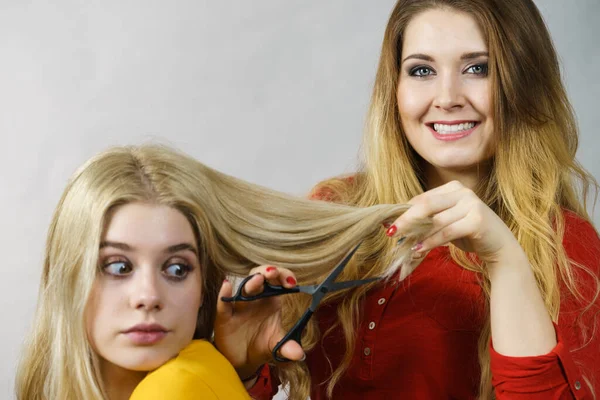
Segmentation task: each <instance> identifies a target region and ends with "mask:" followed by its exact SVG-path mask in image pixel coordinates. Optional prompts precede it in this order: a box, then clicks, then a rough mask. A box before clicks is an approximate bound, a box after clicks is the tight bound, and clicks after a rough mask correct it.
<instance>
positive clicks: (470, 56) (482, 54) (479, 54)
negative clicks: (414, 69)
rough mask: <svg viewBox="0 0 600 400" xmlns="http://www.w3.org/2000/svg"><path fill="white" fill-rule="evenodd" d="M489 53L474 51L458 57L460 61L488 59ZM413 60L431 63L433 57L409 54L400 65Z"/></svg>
mask: <svg viewBox="0 0 600 400" xmlns="http://www.w3.org/2000/svg"><path fill="white" fill-rule="evenodd" d="M489 55H490V54H489V53H488V52H487V51H474V52H471V53H464V54H463V55H461V56H460V59H461V60H463V61H464V60H472V59H474V58H479V57H489ZM411 58H413V59H415V60H425V61H431V62H432V61H433V57H431V56H428V55H427V54H422V53H416V54H411V55H410V56H407V57H406V58H405V59H404V60H402V63H404V61H406V60H409V59H411Z"/></svg>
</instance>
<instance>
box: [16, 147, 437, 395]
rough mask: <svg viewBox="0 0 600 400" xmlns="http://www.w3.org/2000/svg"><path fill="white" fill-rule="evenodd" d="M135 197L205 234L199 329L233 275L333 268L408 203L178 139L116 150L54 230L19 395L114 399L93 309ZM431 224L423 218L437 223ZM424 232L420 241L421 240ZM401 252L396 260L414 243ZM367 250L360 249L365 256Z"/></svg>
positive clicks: (101, 161)
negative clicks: (268, 180)
mask: <svg viewBox="0 0 600 400" xmlns="http://www.w3.org/2000/svg"><path fill="white" fill-rule="evenodd" d="M131 202H148V203H153V204H160V205H166V206H169V207H173V208H174V209H176V210H178V211H180V212H181V213H182V214H183V215H185V216H186V217H187V219H188V221H189V222H190V224H191V225H192V228H193V230H194V232H195V235H196V240H197V245H198V249H199V252H200V257H199V259H200V263H201V265H202V273H203V286H204V290H203V291H202V293H203V296H204V299H203V307H202V308H201V309H200V311H199V315H198V323H197V330H196V336H195V337H196V338H208V337H210V336H211V334H212V329H213V323H214V319H215V313H216V301H217V295H218V292H219V289H220V287H221V284H222V282H223V278H224V276H225V274H234V275H246V274H247V273H248V272H249V270H250V269H251V268H253V267H255V266H256V265H260V264H276V265H281V266H284V267H288V268H291V269H293V270H294V271H295V272H296V274H297V275H298V277H299V279H300V280H304V281H306V280H310V279H314V278H315V277H318V276H321V275H322V274H323V273H326V272H327V271H329V270H331V268H332V267H333V265H335V263H337V262H338V261H339V260H341V259H342V258H343V257H344V255H345V253H346V252H347V251H348V250H349V249H350V248H352V247H353V246H354V245H356V244H357V243H358V242H359V241H360V240H362V239H363V238H364V237H367V238H368V237H370V236H375V235H376V234H378V233H379V232H380V230H381V224H382V222H384V221H386V220H390V219H392V220H393V219H395V218H396V217H398V216H399V215H401V214H402V213H403V212H404V211H405V210H406V209H407V208H408V206H406V205H378V206H373V207H368V208H357V207H351V206H346V205H339V204H333V203H327V202H314V201H310V200H307V199H302V198H295V197H292V196H288V195H285V194H282V193H279V192H276V191H273V190H269V189H267V188H263V187H260V186H257V185H253V184H250V183H247V182H244V181H242V180H239V179H236V178H233V177H231V176H228V175H225V174H223V173H220V172H218V171H216V170H214V169H211V168H209V167H207V166H205V165H203V164H201V163H199V162H198V161H196V160H194V159H193V158H191V157H189V156H187V155H185V154H183V153H180V152H177V151H175V150H172V149H170V148H168V147H164V146H157V145H145V146H139V147H116V148H112V149H109V150H107V151H105V152H103V153H101V154H99V155H97V156H95V157H93V158H92V159H90V160H89V161H87V162H86V163H85V164H84V165H83V166H82V167H81V168H80V169H79V170H78V171H77V172H76V173H75V174H74V175H73V177H72V178H71V179H70V181H69V183H68V185H67V187H66V189H65V191H64V193H63V195H62V198H61V199H60V202H59V204H58V206H57V208H56V210H55V212H54V216H53V218H52V222H51V224H50V228H49V231H48V237H47V243H46V250H45V257H44V265H43V273H42V278H41V283H40V289H39V298H38V306H37V310H36V314H35V318H34V323H33V325H32V328H31V333H30V337H29V338H28V340H27V342H26V346H25V349H24V352H23V355H22V358H21V361H20V365H19V367H18V371H17V378H16V393H17V398H18V399H19V400H53V399H65V400H71V399H73V400H75V399H77V400H78V399H90V400H93V399H103V398H105V397H106V391H105V385H104V383H103V380H102V376H101V374H100V370H99V368H98V356H97V355H96V354H95V353H94V351H93V350H92V348H91V346H90V343H89V341H88V339H87V334H86V329H85V323H84V314H85V311H86V306H87V304H88V301H89V297H90V290H91V287H92V284H93V282H94V280H95V278H96V276H97V274H98V266H97V265H98V253H99V247H100V241H101V237H102V234H103V231H104V229H105V227H106V224H107V223H108V219H109V218H110V213H111V210H113V209H114V208H115V207H118V206H120V205H123V204H127V203H131ZM427 227H428V223H427V222H424V223H423V229H427ZM418 235H419V232H416V231H415V232H414V235H413V236H411V238H410V240H409V242H410V243H412V244H414V243H416V241H417V239H418ZM410 243H408V244H407V245H406V246H402V248H400V249H395V250H394V251H393V252H391V253H390V254H389V257H391V259H397V258H399V257H400V258H401V257H402V256H404V255H406V254H407V253H408V252H409V248H410V246H411V244H410ZM369 253H370V252H369V251H368V249H362V248H361V250H360V251H359V252H357V254H356V256H355V258H356V259H357V261H356V262H354V263H353V264H356V263H362V260H363V259H364V258H365V254H369Z"/></svg>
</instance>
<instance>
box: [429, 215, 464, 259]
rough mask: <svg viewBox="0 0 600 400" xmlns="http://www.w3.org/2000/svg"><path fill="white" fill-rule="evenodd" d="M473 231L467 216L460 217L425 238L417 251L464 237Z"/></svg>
mask: <svg viewBox="0 0 600 400" xmlns="http://www.w3.org/2000/svg"><path fill="white" fill-rule="evenodd" d="M473 231H474V224H473V223H471V221H469V220H468V218H461V219H459V220H458V221H456V222H454V223H453V224H450V225H446V226H445V227H444V228H443V229H440V230H439V231H438V232H436V233H435V234H434V235H432V236H429V237H428V238H427V239H425V240H424V241H423V242H422V246H421V248H420V249H419V250H418V252H424V251H428V250H430V249H433V248H434V247H438V246H441V245H444V244H446V243H449V242H451V241H453V240H457V239H461V238H464V237H466V236H469V235H470V234H472V233H473Z"/></svg>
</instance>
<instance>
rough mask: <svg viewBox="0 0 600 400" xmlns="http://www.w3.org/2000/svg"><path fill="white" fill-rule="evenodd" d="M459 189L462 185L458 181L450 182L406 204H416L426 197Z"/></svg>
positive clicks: (462, 187)
mask: <svg viewBox="0 0 600 400" xmlns="http://www.w3.org/2000/svg"><path fill="white" fill-rule="evenodd" d="M461 189H464V186H463V184H462V183H460V182H459V181H451V182H448V183H445V184H443V185H441V186H438V187H436V188H433V189H430V190H428V191H426V192H424V193H421V194H420V195H417V196H415V197H413V198H412V199H410V200H409V201H408V204H416V203H418V202H419V201H420V200H422V199H423V198H425V197H427V196H437V195H440V194H444V193H451V192H456V191H457V190H461Z"/></svg>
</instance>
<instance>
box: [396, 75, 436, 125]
mask: <svg viewBox="0 0 600 400" xmlns="http://www.w3.org/2000/svg"><path fill="white" fill-rule="evenodd" d="M424 89H425V88H419V90H416V88H412V87H411V85H409V84H408V83H402V82H401V83H400V84H399V85H398V90H397V92H396V101H397V105H398V112H399V114H400V119H401V121H402V125H403V126H406V125H410V124H411V123H419V122H420V119H421V118H422V117H423V115H425V114H426V113H427V110H428V109H429V103H430V102H429V100H428V94H427V92H426V91H425V90H424Z"/></svg>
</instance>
